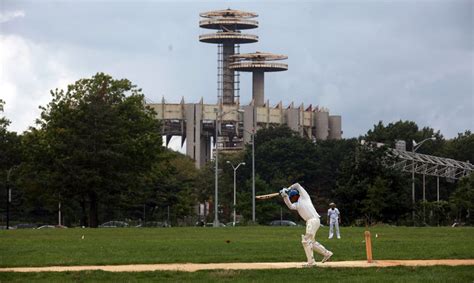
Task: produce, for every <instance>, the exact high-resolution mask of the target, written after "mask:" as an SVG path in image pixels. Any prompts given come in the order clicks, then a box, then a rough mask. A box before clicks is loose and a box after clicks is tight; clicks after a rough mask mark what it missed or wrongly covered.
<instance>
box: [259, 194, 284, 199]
mask: <svg viewBox="0 0 474 283" xmlns="http://www.w3.org/2000/svg"><path fill="white" fill-rule="evenodd" d="M279 195H280V193H273V194H268V195H259V196H255V198H256V199H269V198H274V197H277V196H279Z"/></svg>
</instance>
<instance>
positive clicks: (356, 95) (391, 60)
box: [0, 1, 474, 137]
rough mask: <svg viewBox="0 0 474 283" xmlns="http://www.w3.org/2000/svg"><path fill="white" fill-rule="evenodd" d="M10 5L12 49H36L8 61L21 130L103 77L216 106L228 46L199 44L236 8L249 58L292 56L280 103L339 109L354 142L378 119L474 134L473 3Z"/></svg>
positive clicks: (273, 81)
mask: <svg viewBox="0 0 474 283" xmlns="http://www.w3.org/2000/svg"><path fill="white" fill-rule="evenodd" d="M3 5H4V7H3V11H2V13H5V12H6V13H9V12H11V11H24V13H25V15H26V16H25V17H23V18H17V19H16V20H12V21H8V22H4V23H2V24H1V34H2V40H3V41H5V39H8V38H10V39H11V38H16V39H17V41H18V42H24V43H25V44H26V46H27V47H28V48H27V49H25V50H26V51H24V52H23V53H21V54H20V53H18V52H17V53H16V54H17V55H15V56H19V57H17V58H16V59H15V57H9V58H6V57H5V56H4V55H1V54H0V59H1V60H2V61H0V63H2V65H3V66H5V67H4V68H3V75H2V76H1V77H0V79H1V80H2V81H1V82H2V84H0V93H1V95H2V98H3V97H4V96H6V98H7V99H5V100H7V105H6V115H7V116H8V118H10V119H11V120H12V121H13V125H12V128H13V129H14V130H18V131H21V130H24V129H26V125H27V124H28V123H27V121H31V119H30V118H29V119H26V120H25V119H24V118H22V117H25V115H26V116H28V115H30V116H31V115H37V114H38V113H37V112H35V111H32V110H31V108H32V107H33V106H34V108H35V109H36V107H37V105H38V104H40V103H43V104H44V102H45V101H47V99H46V97H47V96H48V92H49V89H50V88H54V87H57V86H61V85H60V84H65V82H64V80H70V81H69V82H71V83H72V82H74V81H75V80H76V79H79V78H81V77H89V76H91V75H93V74H94V73H96V72H98V71H104V72H107V73H110V74H111V75H113V76H115V77H126V78H129V79H130V80H132V81H133V82H134V83H136V84H137V85H139V86H140V87H142V88H143V90H144V92H145V94H146V95H147V97H148V98H149V99H150V100H151V101H160V100H161V98H162V97H163V96H164V97H165V98H166V100H167V101H168V102H179V101H180V99H181V97H185V99H186V101H198V100H199V99H200V98H201V97H203V98H204V100H205V101H206V102H209V103H213V102H215V101H216V93H217V91H216V66H217V58H216V57H217V56H216V51H217V48H216V46H215V45H211V44H203V43H200V42H198V40H197V38H198V36H199V34H200V33H204V32H205V30H200V29H199V27H198V21H199V12H202V11H207V10H213V9H224V8H227V7H231V8H235V9H242V10H250V11H255V12H257V13H258V14H259V18H258V20H259V22H260V27H259V28H258V30H256V31H255V32H253V31H249V32H251V33H256V34H258V35H259V36H260V42H259V43H257V44H250V45H242V46H241V51H242V52H253V51H257V50H258V51H269V52H274V53H280V54H287V55H288V56H289V59H288V63H289V70H288V72H284V73H273V74H268V75H267V76H266V83H265V86H266V89H265V91H266V98H267V99H270V103H271V104H272V105H275V104H277V103H278V102H279V101H280V100H282V101H283V103H284V104H289V103H291V102H292V101H294V102H295V104H296V105H299V104H301V103H304V104H305V105H309V104H313V105H320V106H324V107H328V108H329V109H330V112H331V113H332V114H339V115H342V117H343V130H344V136H346V137H352V136H357V135H360V134H364V133H365V132H366V131H367V130H368V129H370V128H371V127H372V125H373V124H375V123H377V122H378V121H379V120H383V121H385V122H387V123H388V122H392V121H396V120H400V119H402V120H413V121H415V122H416V123H418V124H419V125H420V126H431V127H433V128H435V130H441V132H442V133H443V134H444V135H445V136H447V137H453V136H455V135H456V134H457V133H458V132H463V131H464V130H466V129H470V130H473V128H474V124H473V123H474V122H473V121H474V117H473V115H474V114H473V113H474V111H473V110H474V101H473V99H474V85H473V77H474V74H473V68H474V67H473V58H474V51H473V50H474V48H473V27H472V26H473V25H472V22H473V14H472V13H473V12H472V11H473V5H474V4H473V2H472V1H449V2H448V1H417V2H413V1H397V2H394V1H318V2H315V3H313V2H305V1H297V2H282V1H279V2H274V1H265V2H264V3H252V2H247V1H237V2H232V3H230V2H225V4H224V5H222V2H186V3H183V2H177V3H175V2H163V1H158V2H157V1H142V2H135V1H122V2H118V3H115V2H111V1H99V2H96V1H82V2H76V1H51V2H41V3H36V2H35V1H20V2H18V1H4V4H3ZM9 44H11V42H10V43H9ZM0 48H8V49H11V48H15V47H14V45H8V46H6V47H5V44H3V47H0ZM21 58H30V59H29V61H28V62H30V63H29V65H28V69H23V71H21V70H17V69H18V68H17V69H15V68H11V67H10V64H15V62H16V60H17V59H21ZM5 64H8V65H5ZM44 66H51V67H47V68H44ZM24 68H26V67H24ZM31 76H33V77H34V78H35V79H34V80H33V81H31V80H29V77H31ZM241 77H242V81H241V96H242V98H241V102H242V103H248V102H249V101H250V96H251V76H250V75H249V74H242V76H241ZM25 81H28V84H26V85H25V84H24V82H25ZM1 85H3V86H1ZM4 85H7V86H9V87H10V89H11V88H13V89H15V92H11V91H9V90H8V89H6V88H5V87H4ZM34 94H36V96H33V95H34ZM39 94H43V95H41V97H42V98H41V99H40V100H37V99H36V98H35V97H37V96H38V95H39ZM12 97H15V98H12ZM20 97H21V99H20ZM26 101H29V103H27V104H26V105H27V106H28V107H25V106H24V105H25V102H26ZM19 103H21V104H19ZM35 104H36V105H35Z"/></svg>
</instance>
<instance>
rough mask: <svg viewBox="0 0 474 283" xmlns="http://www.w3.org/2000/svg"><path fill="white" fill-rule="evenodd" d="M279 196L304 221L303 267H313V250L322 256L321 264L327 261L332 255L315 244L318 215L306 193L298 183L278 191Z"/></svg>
mask: <svg viewBox="0 0 474 283" xmlns="http://www.w3.org/2000/svg"><path fill="white" fill-rule="evenodd" d="M280 195H281V197H282V198H283V200H284V201H285V204H286V206H288V208H289V209H291V210H297V211H298V214H299V215H300V216H301V218H303V219H304V220H305V221H306V234H305V235H301V243H302V244H303V248H304V252H305V254H306V258H307V259H308V262H307V263H306V264H305V266H308V267H310V266H314V265H315V264H316V262H315V261H314V256H313V250H314V251H316V252H317V253H319V254H320V255H322V256H323V260H322V261H321V263H324V262H326V261H328V260H329V258H330V257H331V256H332V255H333V253H332V252H331V251H329V250H327V249H326V248H325V247H324V246H323V245H321V244H320V243H318V242H316V240H315V238H314V237H315V236H316V232H317V231H318V229H319V226H320V221H319V214H318V213H317V212H316V209H315V208H314V206H313V203H312V202H311V198H310V197H309V194H308V192H306V190H305V189H304V188H303V187H302V186H301V185H300V184H298V183H295V184H293V185H291V187H289V188H283V189H282V190H280Z"/></svg>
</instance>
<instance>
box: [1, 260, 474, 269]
mask: <svg viewBox="0 0 474 283" xmlns="http://www.w3.org/2000/svg"><path fill="white" fill-rule="evenodd" d="M303 264H304V263H303V262H247V263H173V264H166V263H165V264H131V265H91V266H87V265H84V266H47V267H7V268H0V272H64V271H85V270H102V271H109V272H143V271H185V272H194V271H198V270H218V269H220V270H249V269H286V268H307V267H303ZM434 265H448V266H457V265H474V259H433V260H377V261H374V262H372V263H368V262H367V261H363V260H358V261H334V262H326V263H317V264H316V266H315V268H318V267H324V268H348V267H356V268H359V267H360V268H366V267H390V266H434ZM313 268H314V267H313Z"/></svg>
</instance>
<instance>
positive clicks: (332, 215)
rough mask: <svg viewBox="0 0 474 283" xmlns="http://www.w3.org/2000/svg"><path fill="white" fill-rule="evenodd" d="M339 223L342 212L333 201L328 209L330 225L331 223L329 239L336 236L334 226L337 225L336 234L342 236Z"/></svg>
mask: <svg viewBox="0 0 474 283" xmlns="http://www.w3.org/2000/svg"><path fill="white" fill-rule="evenodd" d="M339 223H341V213H340V212H339V209H337V207H336V204H335V203H334V202H331V203H330V204H329V209H328V225H329V239H332V237H334V226H336V235H337V238H338V239H340V238H341V234H340V233H339Z"/></svg>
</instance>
